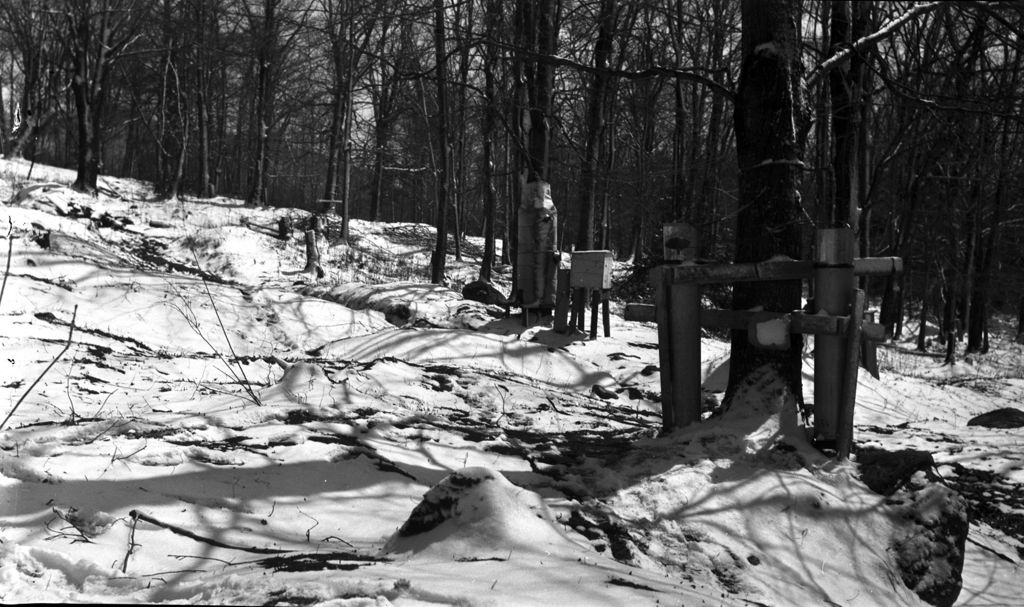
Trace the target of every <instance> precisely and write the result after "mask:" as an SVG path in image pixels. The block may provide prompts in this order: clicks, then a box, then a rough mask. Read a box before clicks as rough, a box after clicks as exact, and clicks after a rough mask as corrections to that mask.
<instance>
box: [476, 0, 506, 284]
mask: <svg viewBox="0 0 1024 607" xmlns="http://www.w3.org/2000/svg"><path fill="white" fill-rule="evenodd" d="M500 19H501V4H500V2H499V0H490V1H489V2H488V3H487V12H486V14H485V15H484V28H485V29H484V36H485V37H486V39H487V40H490V41H491V42H490V43H488V44H487V45H486V46H485V47H484V66H483V71H484V108H483V117H482V120H483V124H482V125H481V130H482V133H481V134H482V136H483V142H482V145H483V150H482V152H483V155H482V158H481V160H480V162H481V167H480V169H481V171H480V172H481V174H482V178H483V188H484V217H483V220H484V254H483V259H482V260H481V261H480V280H483V281H486V282H490V280H491V268H492V267H493V266H494V261H495V260H494V257H495V254H494V251H495V242H494V221H495V219H496V218H495V215H496V214H497V211H498V192H497V188H496V187H495V184H494V179H495V170H494V134H495V132H497V130H498V101H497V97H498V88H497V82H496V78H495V76H494V70H495V69H497V64H498V47H497V45H496V44H495V43H494V42H493V41H494V40H495V36H496V35H497V32H498V24H499V20H500Z"/></svg>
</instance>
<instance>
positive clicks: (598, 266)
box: [569, 251, 612, 289]
mask: <svg viewBox="0 0 1024 607" xmlns="http://www.w3.org/2000/svg"><path fill="white" fill-rule="evenodd" d="M569 286H570V287H572V288H574V289H610V288H612V252H611V251H573V253H572V265H571V266H570V269H569Z"/></svg>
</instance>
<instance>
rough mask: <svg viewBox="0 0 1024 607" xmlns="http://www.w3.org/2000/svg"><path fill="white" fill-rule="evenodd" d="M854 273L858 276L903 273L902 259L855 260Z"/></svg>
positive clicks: (872, 258) (870, 258)
mask: <svg viewBox="0 0 1024 607" xmlns="http://www.w3.org/2000/svg"><path fill="white" fill-rule="evenodd" d="M853 273H854V274H856V275H857V276H889V275H892V274H902V273H903V259H902V258H900V257H860V258H857V259H854V260H853Z"/></svg>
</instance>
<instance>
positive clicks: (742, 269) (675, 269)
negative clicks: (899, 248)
mask: <svg viewBox="0 0 1024 607" xmlns="http://www.w3.org/2000/svg"><path fill="white" fill-rule="evenodd" d="M846 263H847V264H849V263H850V262H849V261H847V262H846ZM852 263H853V273H854V274H855V275H857V276H889V275H890V274H899V273H901V272H903V259H901V258H899V257H862V258H858V259H854V260H853V262H852ZM814 268H815V263H814V262H813V261H807V260H785V261H762V262H758V263H732V264H707V265H698V264H688V265H678V266H671V270H670V271H671V273H672V282H694V283H698V284H712V283H722V282H751V281H759V280H806V279H809V278H810V277H811V275H812V274H813V272H814Z"/></svg>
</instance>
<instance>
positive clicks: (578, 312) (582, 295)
mask: <svg viewBox="0 0 1024 607" xmlns="http://www.w3.org/2000/svg"><path fill="white" fill-rule="evenodd" d="M572 292H573V295H572V313H573V318H575V319H576V328H577V329H579V330H580V331H582V330H583V327H585V326H586V323H587V290H586V289H583V288H579V289H573V290H572ZM569 324H572V323H571V322H570V323H569Z"/></svg>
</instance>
